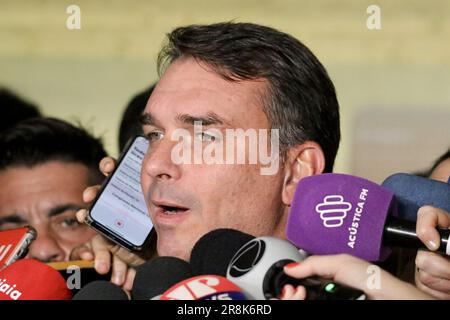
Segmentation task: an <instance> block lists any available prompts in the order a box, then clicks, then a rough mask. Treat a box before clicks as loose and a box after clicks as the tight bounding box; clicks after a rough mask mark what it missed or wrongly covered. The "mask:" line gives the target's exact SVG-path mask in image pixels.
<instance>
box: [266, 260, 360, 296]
mask: <svg viewBox="0 0 450 320" xmlns="http://www.w3.org/2000/svg"><path fill="white" fill-rule="evenodd" d="M288 262H292V261H290V260H283V261H279V262H278V263H276V264H275V265H274V266H272V268H271V270H269V272H268V274H266V277H265V281H264V283H263V288H264V289H263V290H264V291H265V297H266V299H270V298H278V297H280V296H281V291H282V289H283V287H284V286H285V285H286V284H291V285H293V286H294V287H296V286H299V285H302V286H304V287H305V289H306V300H366V299H367V296H366V294H365V293H364V292H363V291H361V290H358V289H355V288H351V287H347V286H344V285H341V284H339V283H336V282H333V281H331V280H326V279H321V278H319V277H309V278H305V279H296V278H292V277H290V276H288V275H287V274H285V273H284V271H283V266H284V265H286V264H287V263H288Z"/></svg>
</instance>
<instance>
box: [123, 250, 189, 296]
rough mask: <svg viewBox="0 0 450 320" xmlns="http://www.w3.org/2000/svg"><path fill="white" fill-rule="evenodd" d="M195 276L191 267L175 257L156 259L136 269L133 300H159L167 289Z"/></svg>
mask: <svg viewBox="0 0 450 320" xmlns="http://www.w3.org/2000/svg"><path fill="white" fill-rule="evenodd" d="M192 276H194V274H193V272H192V269H191V266H190V265H189V263H187V262H186V261H184V260H181V259H178V258H175V257H156V258H154V259H151V260H149V261H147V262H145V263H144V264H142V265H140V266H139V267H137V269H136V276H135V278H134V282H133V288H132V290H131V298H132V299H133V300H158V299H159V297H160V295H161V294H163V293H164V291H166V290H167V289H169V288H170V287H172V286H173V285H175V284H177V283H178V282H180V281H183V280H185V279H187V278H190V277H192Z"/></svg>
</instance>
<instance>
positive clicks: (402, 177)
mask: <svg viewBox="0 0 450 320" xmlns="http://www.w3.org/2000/svg"><path fill="white" fill-rule="evenodd" d="M381 185H382V186H383V187H384V188H386V189H388V190H390V191H392V192H393V193H394V194H395V198H396V200H397V209H398V217H399V218H402V219H406V220H410V221H416V220H417V210H419V208H420V207H422V206H425V205H431V206H433V207H437V208H441V209H443V210H445V211H447V212H450V184H448V183H444V182H441V181H437V180H430V179H427V178H423V177H419V176H415V175H412V174H406V173H396V174H393V175H391V176H389V177H388V178H387V179H386V180H384V181H383V183H382V184H381Z"/></svg>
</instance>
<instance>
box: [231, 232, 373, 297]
mask: <svg viewBox="0 0 450 320" xmlns="http://www.w3.org/2000/svg"><path fill="white" fill-rule="evenodd" d="M304 258H305V255H304V254H302V253H300V252H299V251H298V250H297V248H295V247H294V246H293V245H292V244H290V243H289V242H287V241H284V240H281V239H278V238H272V237H260V238H256V239H253V240H251V241H250V242H248V243H247V244H246V245H244V246H243V247H242V248H241V249H240V250H239V251H238V252H237V253H236V255H235V256H234V257H233V258H232V261H231V263H230V265H229V266H228V270H227V279H229V280H231V281H233V282H234V283H235V284H237V285H238V286H239V287H240V288H242V289H243V290H244V292H245V293H246V295H247V297H251V298H253V299H256V300H263V299H271V298H278V297H280V295H281V291H282V289H283V287H284V286H285V285H286V284H292V285H294V286H298V285H302V286H304V287H305V288H306V292H307V294H306V299H307V300H365V299H366V295H365V294H364V292H362V291H360V290H356V289H353V288H350V287H346V286H343V285H340V284H337V283H335V282H333V281H329V280H323V279H320V278H316V277H311V278H306V279H295V278H291V277H289V276H287V275H286V274H285V273H284V271H283V267H284V266H285V265H286V264H288V263H291V262H298V261H302V260H303V259H304Z"/></svg>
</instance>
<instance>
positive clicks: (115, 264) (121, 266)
mask: <svg viewBox="0 0 450 320" xmlns="http://www.w3.org/2000/svg"><path fill="white" fill-rule="evenodd" d="M127 270H128V266H127V264H126V263H125V262H123V261H122V260H120V259H119V258H117V257H116V256H113V261H112V273H111V282H112V283H114V284H116V285H118V286H122V285H123V284H124V283H125V279H126V275H127Z"/></svg>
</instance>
